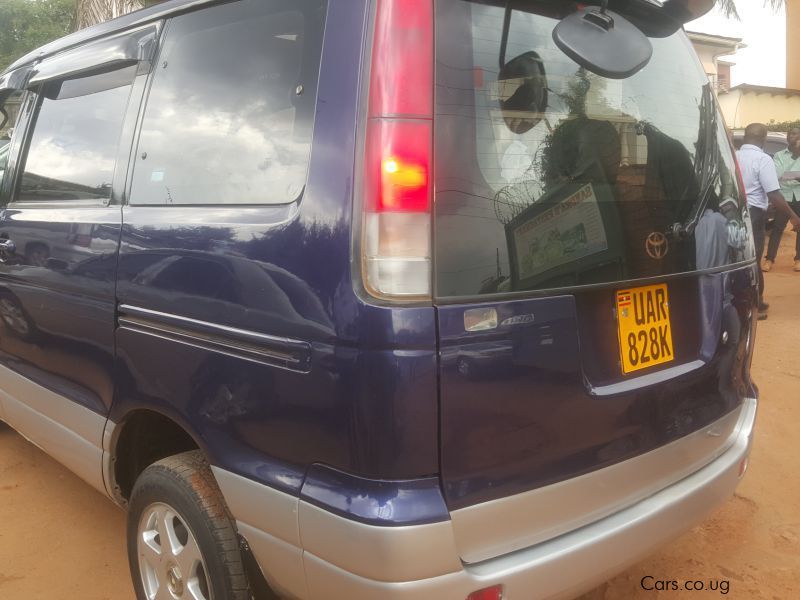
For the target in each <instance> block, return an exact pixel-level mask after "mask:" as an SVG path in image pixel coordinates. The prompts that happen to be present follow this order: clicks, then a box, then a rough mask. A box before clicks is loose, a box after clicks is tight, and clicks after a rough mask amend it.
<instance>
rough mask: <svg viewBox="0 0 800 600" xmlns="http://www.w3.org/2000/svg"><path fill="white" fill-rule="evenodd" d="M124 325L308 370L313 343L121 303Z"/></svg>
mask: <svg viewBox="0 0 800 600" xmlns="http://www.w3.org/2000/svg"><path fill="white" fill-rule="evenodd" d="M119 311H120V315H119V318H118V321H119V325H120V327H122V328H125V329H128V330H131V331H135V332H137V333H142V334H145V335H151V336H154V337H159V338H161V339H167V340H172V341H174V342H178V343H183V344H186V345H189V346H194V347H197V348H202V349H204V350H211V351H214V352H219V353H222V354H227V355H230V356H235V357H237V358H244V359H247V360H251V361H255V362H263V363H267V364H270V365H272V366H282V367H284V368H287V369H290V370H294V371H300V372H308V371H309V370H310V368H311V367H310V365H311V344H309V343H308V342H303V341H300V340H293V339H289V338H282V337H277V336H272V335H267V334H263V333H258V332H255V331H248V330H244V329H238V328H235V327H228V326H224V325H218V324H216V323H209V322H207V321H199V320H197V319H191V318H188V317H183V316H180V315H174V314H169V313H163V312H159V311H155V310H149V309H145V308H139V307H136V306H131V305H128V304H122V305H120V306H119Z"/></svg>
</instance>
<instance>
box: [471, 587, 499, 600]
mask: <svg viewBox="0 0 800 600" xmlns="http://www.w3.org/2000/svg"><path fill="white" fill-rule="evenodd" d="M467 600H503V586H502V585H493V586H492V587H488V588H483V589H482V590H478V591H477V592H472V593H471V594H470V595H469V596H467Z"/></svg>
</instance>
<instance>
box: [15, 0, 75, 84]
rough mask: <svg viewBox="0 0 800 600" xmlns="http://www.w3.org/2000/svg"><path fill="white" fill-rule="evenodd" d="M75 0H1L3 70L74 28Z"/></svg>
mask: <svg viewBox="0 0 800 600" xmlns="http://www.w3.org/2000/svg"><path fill="white" fill-rule="evenodd" d="M74 24H75V0H2V1H0V71H2V70H3V69H5V68H6V67H7V66H8V65H10V64H11V63H12V62H14V61H15V60H16V59H18V58H19V57H20V56H22V55H23V54H26V53H28V52H30V51H31V50H33V49H35V48H37V47H39V46H41V45H42V44H46V43H47V42H49V41H52V40H54V39H56V38H59V37H61V36H63V35H66V34H68V33H69V32H70V31H72V30H73V29H74Z"/></svg>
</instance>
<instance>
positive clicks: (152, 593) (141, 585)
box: [128, 451, 251, 600]
mask: <svg viewBox="0 0 800 600" xmlns="http://www.w3.org/2000/svg"><path fill="white" fill-rule="evenodd" d="M164 536H166V537H168V538H169V547H168V548H167V547H165V546H164V545H163V544H162V537H164ZM128 563H129V565H130V570H131V577H132V578H133V586H134V589H135V591H136V598H137V599H138V600H161V599H162V598H164V599H165V600H167V599H171V598H180V599H183V598H185V599H186V600H250V598H251V594H250V589H249V585H248V582H247V576H246V574H245V569H244V565H243V563H242V555H241V552H240V551H239V538H238V535H237V533H236V529H235V527H234V523H233V519H232V517H231V515H230V513H229V512H228V509H227V507H226V506H225V501H224V499H223V498H222V494H221V492H220V491H219V487H218V486H217V482H216V480H215V479H214V476H213V475H212V473H211V469H209V467H208V463H207V462H206V461H205V459H204V458H203V455H202V453H201V452H200V451H192V452H184V453H182V454H177V455H175V456H170V457H168V458H165V459H163V460H160V461H158V462H156V463H154V464H152V465H150V466H149V467H147V468H146V469H145V470H144V471H143V472H142V474H141V475H140V476H139V478H138V479H137V480H136V483H135V485H134V487H133V492H132V493H131V499H130V503H129V512H128Z"/></svg>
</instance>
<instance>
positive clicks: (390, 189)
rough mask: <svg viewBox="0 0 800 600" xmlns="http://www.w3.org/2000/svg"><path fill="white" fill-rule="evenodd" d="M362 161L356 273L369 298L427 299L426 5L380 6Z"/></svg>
mask: <svg viewBox="0 0 800 600" xmlns="http://www.w3.org/2000/svg"><path fill="white" fill-rule="evenodd" d="M366 130H367V131H366V143H365V156H364V187H363V190H364V202H363V209H364V215H363V230H362V245H361V254H362V256H361V259H362V273H363V275H364V284H365V287H366V288H367V290H368V291H369V292H370V294H372V295H374V296H377V297H383V298H389V299H399V300H414V301H416V300H424V299H430V297H431V279H432V268H431V262H432V261H431V218H432V217H431V207H432V202H433V185H432V155H433V0H380V2H379V3H378V11H377V16H376V23H375V36H374V41H373V50H372V67H371V73H370V86H369V110H368V119H367V128H366Z"/></svg>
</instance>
